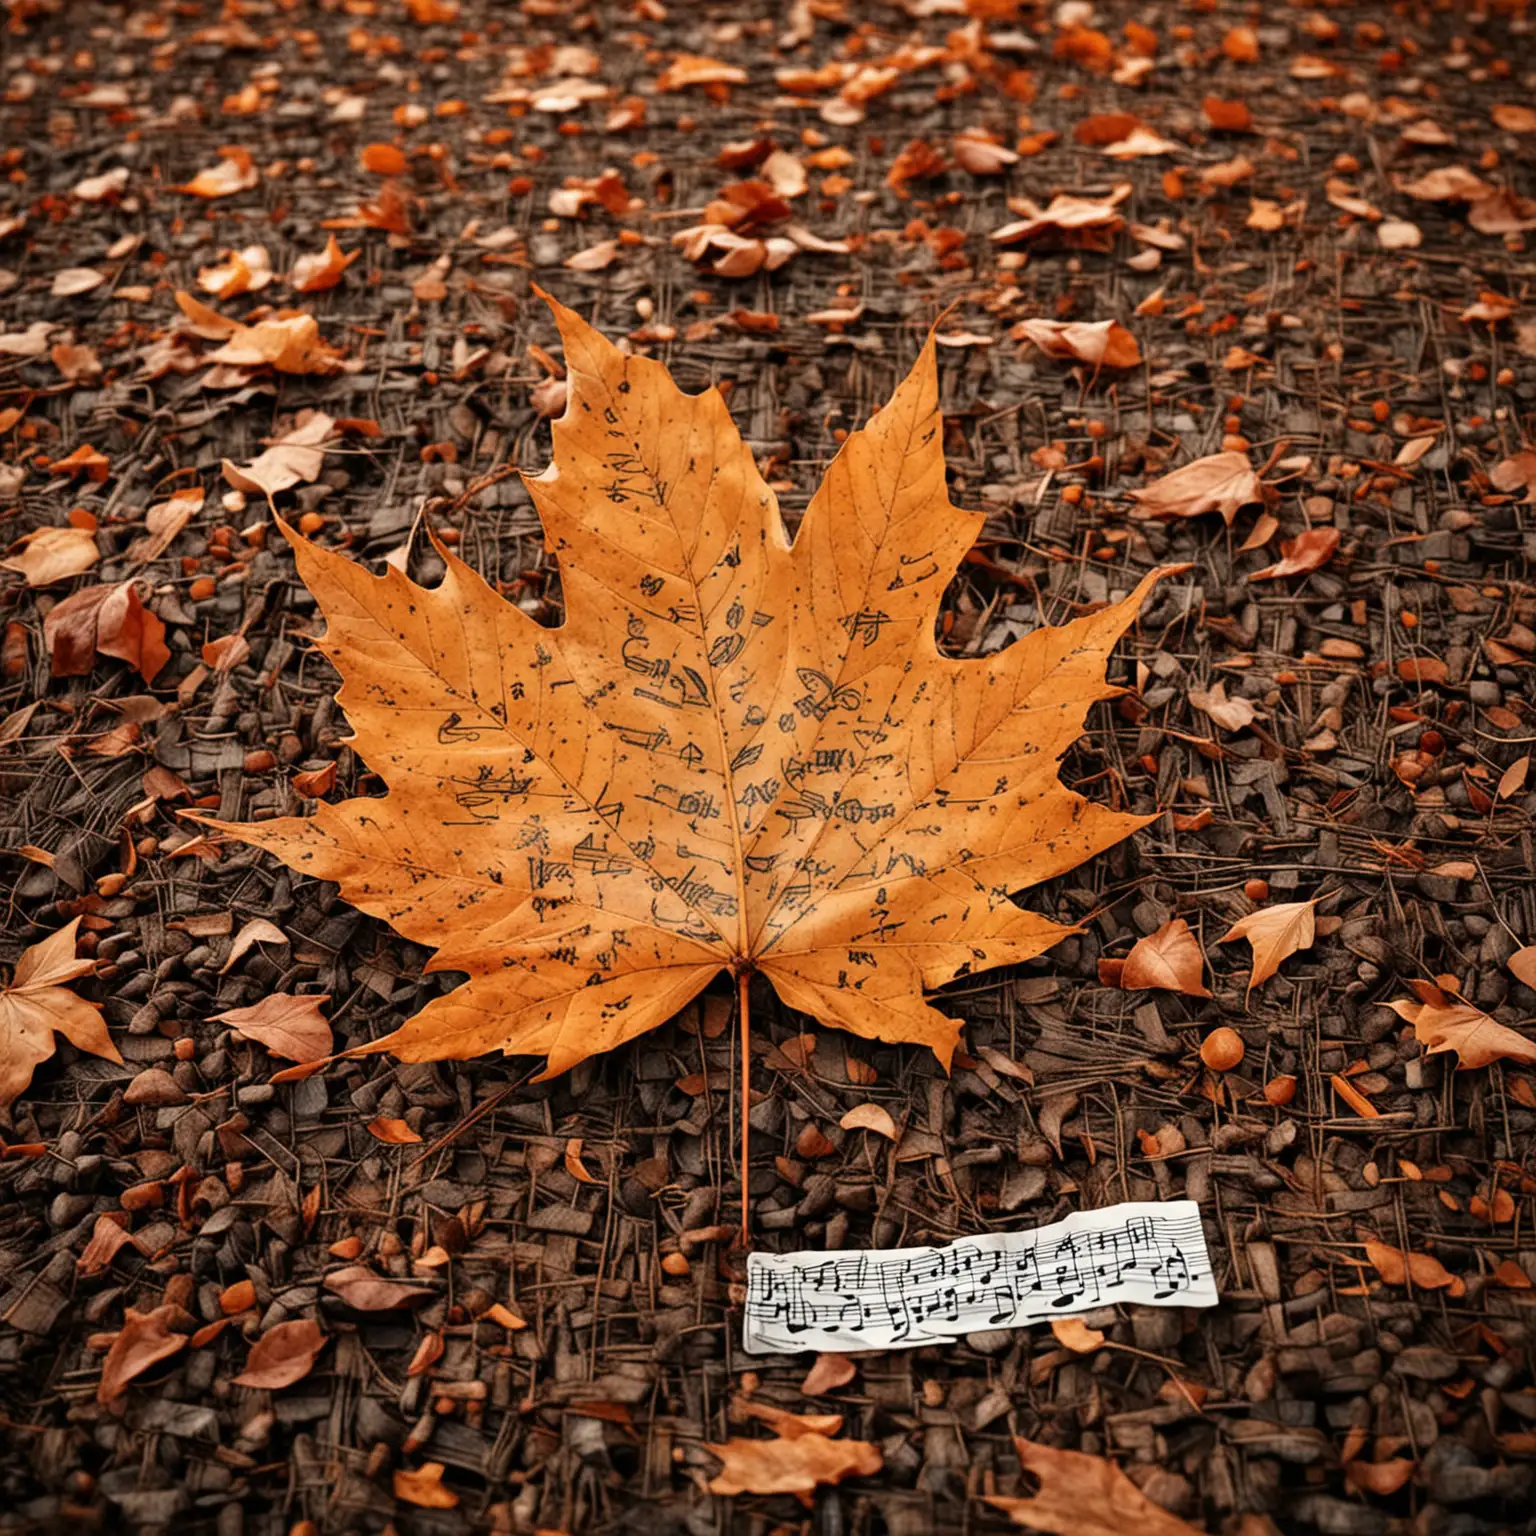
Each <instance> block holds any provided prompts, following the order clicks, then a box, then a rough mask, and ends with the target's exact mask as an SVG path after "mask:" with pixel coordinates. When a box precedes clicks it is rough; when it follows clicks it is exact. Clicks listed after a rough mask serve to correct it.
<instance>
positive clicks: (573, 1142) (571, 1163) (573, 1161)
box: [565, 1136, 602, 1184]
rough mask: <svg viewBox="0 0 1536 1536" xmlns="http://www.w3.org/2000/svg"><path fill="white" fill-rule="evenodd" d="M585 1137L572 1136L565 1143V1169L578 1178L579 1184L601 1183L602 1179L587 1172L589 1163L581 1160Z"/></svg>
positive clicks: (574, 1177)
mask: <svg viewBox="0 0 1536 1536" xmlns="http://www.w3.org/2000/svg"><path fill="white" fill-rule="evenodd" d="M582 1140H583V1138H582V1137H580V1136H572V1137H571V1139H570V1140H569V1141H567V1142H566V1144H565V1171H566V1172H567V1173H568V1174H570V1176H571V1177H572V1178H573V1179H575V1180H576V1182H577V1183H578V1184H600V1183H602V1180H601V1179H597V1178H594V1177H593V1176H592V1175H591V1174H590V1173H588V1172H587V1165H586V1164H585V1163H584V1162H582V1160H581V1147H582Z"/></svg>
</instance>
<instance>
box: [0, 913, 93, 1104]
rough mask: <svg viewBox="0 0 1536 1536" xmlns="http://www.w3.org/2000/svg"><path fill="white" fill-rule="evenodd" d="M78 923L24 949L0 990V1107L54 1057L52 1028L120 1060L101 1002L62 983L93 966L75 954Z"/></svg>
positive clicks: (78, 1043) (80, 1045)
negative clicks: (44, 1063)
mask: <svg viewBox="0 0 1536 1536" xmlns="http://www.w3.org/2000/svg"><path fill="white" fill-rule="evenodd" d="M79 926H80V919H79V918H78V917H77V918H75V919H73V921H71V922H70V924H69V925H68V927H65V928H60V929H59V931H58V932H57V933H52V934H49V936H48V937H47V938H46V939H44V940H43V941H42V942H41V943H38V944H33V945H32V946H31V947H30V948H28V949H25V950H23V951H22V954H21V959H20V960H18V961H17V962H16V972H15V974H14V975H13V976H12V977H11V982H10V985H9V986H8V987H6V988H5V989H4V991H0V1109H3V1108H4V1107H5V1106H6V1105H8V1104H11V1103H13V1102H14V1101H15V1099H16V1096H17V1095H18V1094H20V1093H22V1092H24V1091H25V1090H26V1087H27V1084H28V1083H30V1082H31V1081H32V1072H33V1069H34V1068H35V1067H36V1066H37V1065H38V1064H39V1063H40V1062H44V1061H47V1059H48V1058H49V1057H50V1056H52V1055H53V1049H54V1046H53V1036H54V1031H55V1030H57V1031H58V1033H59V1034H61V1035H63V1036H64V1038H65V1039H66V1040H68V1041H69V1042H70V1044H71V1045H74V1046H77V1047H78V1048H79V1049H80V1050H82V1051H90V1052H91V1054H92V1055H95V1056H105V1057H106V1058H107V1060H108V1061H121V1060H122V1059H123V1058H122V1057H121V1056H120V1055H119V1054H118V1050H117V1047H116V1046H115V1045H113V1043H112V1037H111V1036H110V1035H109V1034H108V1033H107V1023H106V1020H105V1019H103V1018H102V1016H101V1004H100V1003H92V1002H87V1001H86V999H85V998H83V997H80V996H77V995H76V994H75V993H74V992H71V991H70V990H69V988H68V987H67V986H65V982H68V981H73V980H74V979H75V978H76V977H77V976H84V975H86V974H87V973H88V972H90V971H93V970H95V969H96V962H95V961H94V960H77V959H76V958H75V930H76V929H77V928H78V927H79Z"/></svg>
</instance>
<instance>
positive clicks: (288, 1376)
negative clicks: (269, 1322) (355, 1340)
mask: <svg viewBox="0 0 1536 1536" xmlns="http://www.w3.org/2000/svg"><path fill="white" fill-rule="evenodd" d="M326 1342H327V1341H326V1337H325V1335H324V1334H323V1333H321V1331H320V1326H319V1324H318V1323H315V1322H312V1321H311V1320H310V1319H309V1318H307V1317H303V1318H296V1319H295V1320H294V1321H293V1322H291V1323H278V1324H276V1326H274V1327H272V1328H269V1329H267V1331H266V1332H265V1333H264V1334H262V1336H261V1337H260V1338H259V1339H257V1340H256V1342H255V1343H254V1344H253V1345H251V1352H250V1354H249V1355H247V1356H246V1360H245V1369H244V1370H243V1371H241V1372H240V1374H239V1375H238V1376H236V1377H235V1385H236V1386H237V1387H259V1388H261V1389H262V1390H263V1391H266V1392H276V1391H277V1390H278V1389H279V1388H281V1387H291V1386H292V1385H293V1384H294V1382H296V1381H303V1379H304V1378H305V1377H306V1376H308V1375H309V1373H310V1372H311V1371H312V1370H313V1369H314V1365H315V1361H316V1359H318V1358H319V1355H320V1351H321V1350H322V1349H324V1348H325V1346H326Z"/></svg>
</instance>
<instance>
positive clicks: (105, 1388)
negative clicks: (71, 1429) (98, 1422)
mask: <svg viewBox="0 0 1536 1536" xmlns="http://www.w3.org/2000/svg"><path fill="white" fill-rule="evenodd" d="M183 1315H184V1314H183V1313H182V1310H181V1308H180V1307H175V1306H163V1307H156V1308H155V1309H154V1310H153V1311H152V1312H136V1311H135V1310H134V1309H133V1308H132V1307H129V1308H128V1309H127V1311H126V1312H125V1313H124V1316H123V1326H122V1328H121V1329H120V1330H119V1331H118V1335H117V1337H116V1338H115V1339H114V1340H113V1341H112V1347H111V1349H109V1350H108V1351H107V1358H106V1359H105V1360H104V1361H103V1362H102V1366H101V1381H100V1383H99V1384H98V1386H97V1388H96V1401H97V1402H98V1403H100V1404H101V1405H102V1406H103V1407H107V1406H109V1405H111V1404H112V1403H115V1402H116V1401H117V1400H118V1399H119V1398H120V1397H122V1395H123V1393H124V1392H126V1391H127V1390H128V1383H129V1382H130V1381H132V1380H133V1379H134V1377H136V1376H142V1375H143V1374H144V1372H145V1371H147V1370H148V1369H149V1368H150V1367H151V1366H153V1365H158V1364H159V1363H160V1362H161V1361H162V1360H169V1359H170V1357H171V1356H172V1355H174V1354H179V1353H180V1352H181V1351H182V1350H183V1349H185V1348H186V1347H187V1335H186V1334H184V1333H172V1332H171V1328H170V1325H171V1323H173V1322H177V1321H179V1320H180V1318H181V1317H182V1316H183Z"/></svg>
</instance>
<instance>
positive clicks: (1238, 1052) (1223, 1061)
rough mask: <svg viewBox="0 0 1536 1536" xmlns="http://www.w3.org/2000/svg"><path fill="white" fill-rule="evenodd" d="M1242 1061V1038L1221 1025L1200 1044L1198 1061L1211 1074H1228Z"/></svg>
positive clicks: (1234, 1031) (1233, 1030)
mask: <svg viewBox="0 0 1536 1536" xmlns="http://www.w3.org/2000/svg"><path fill="white" fill-rule="evenodd" d="M1242 1059H1243V1037H1242V1036H1241V1035H1240V1034H1238V1032H1237V1031H1236V1030H1235V1029H1228V1028H1227V1026H1226V1025H1225V1024H1223V1025H1222V1026H1221V1027H1220V1028H1219V1029H1213V1030H1212V1031H1211V1032H1210V1034H1208V1035H1207V1036H1206V1037H1205V1039H1204V1040H1203V1041H1202V1042H1201V1044H1200V1060H1201V1061H1203V1062H1204V1063H1205V1064H1206V1066H1208V1067H1209V1068H1210V1069H1211V1071H1213V1072H1230V1071H1231V1070H1232V1068H1233V1067H1235V1066H1236V1065H1237V1064H1238V1062H1240V1061H1241V1060H1242Z"/></svg>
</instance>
